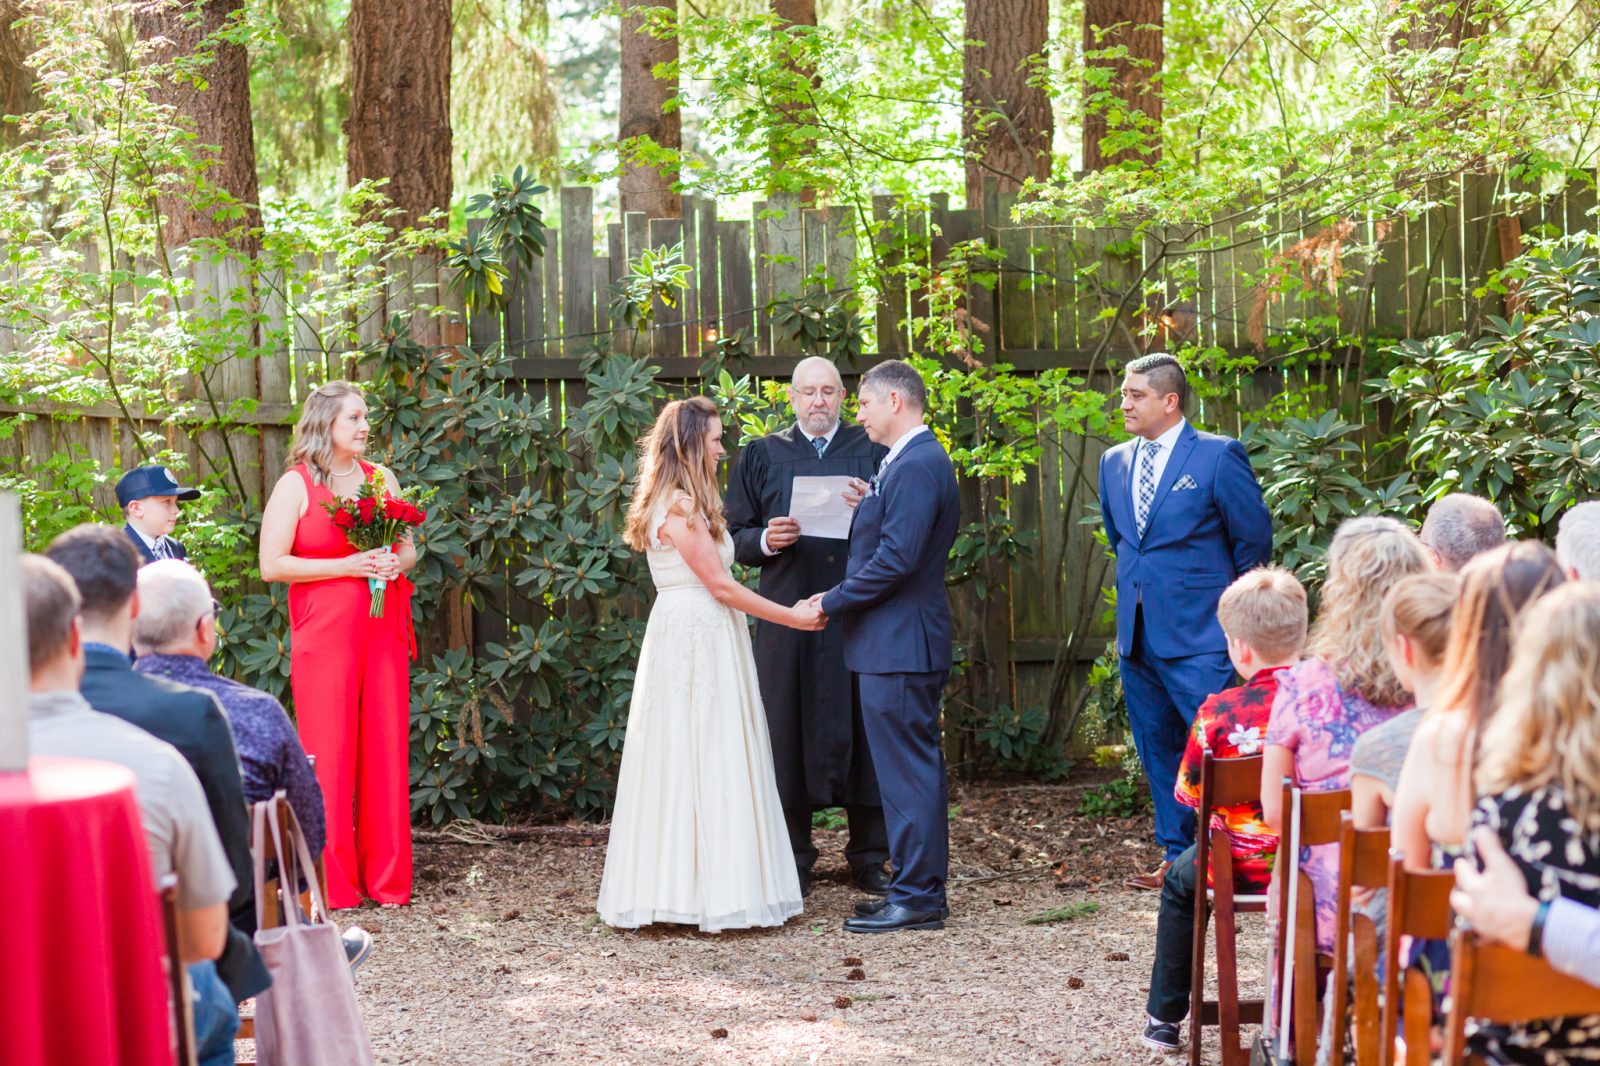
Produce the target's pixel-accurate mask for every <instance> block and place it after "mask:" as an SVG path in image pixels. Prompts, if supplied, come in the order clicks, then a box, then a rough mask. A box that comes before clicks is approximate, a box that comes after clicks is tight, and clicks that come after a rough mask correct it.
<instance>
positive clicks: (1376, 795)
mask: <svg viewBox="0 0 1600 1066" xmlns="http://www.w3.org/2000/svg"><path fill="white" fill-rule="evenodd" d="M1460 594H1461V579H1460V578H1459V577H1457V576H1456V575H1455V574H1452V573H1440V574H1413V575H1412V576H1410V577H1408V578H1403V579H1401V580H1400V581H1399V582H1398V583H1397V584H1396V585H1395V586H1394V588H1392V589H1390V590H1389V592H1388V594H1387V595H1385V596H1384V597H1383V632H1384V638H1385V642H1386V643H1387V645H1388V649H1389V665H1390V667H1391V668H1392V669H1393V670H1394V676H1395V680H1397V681H1399V682H1400V687H1401V688H1403V689H1405V690H1406V691H1407V692H1409V693H1410V694H1411V699H1412V702H1413V703H1415V704H1416V706H1414V707H1412V708H1411V710H1409V711H1402V712H1401V713H1399V714H1397V715H1395V716H1394V717H1393V718H1391V719H1389V720H1388V721H1387V722H1385V723H1383V724H1382V725H1380V726H1378V727H1376V728H1374V729H1371V730H1369V731H1368V732H1366V733H1363V734H1362V735H1361V739H1360V740H1357V741H1356V743H1355V747H1354V748H1352V749H1351V751H1350V813H1351V815H1352V817H1354V818H1355V823H1356V826H1357V827H1358V828H1361V829H1377V828H1381V827H1383V826H1386V825H1388V824H1389V809H1390V808H1391V807H1393V806H1394V790H1395V786H1396V783H1397V782H1398V781H1399V778H1400V766H1401V764H1403V763H1404V762H1405V759H1406V751H1407V750H1408V749H1409V748H1410V747H1411V736H1412V734H1413V733H1415V732H1416V731H1417V723H1418V722H1420V721H1421V720H1422V712H1423V710H1424V709H1425V708H1426V707H1427V706H1428V705H1429V704H1431V703H1432V702H1433V694H1434V689H1435V688H1436V687H1437V685H1438V680H1439V669H1440V664H1441V663H1442V662H1443V660H1444V648H1445V642H1446V641H1447V640H1448V639H1449V637H1450V614H1451V612H1452V611H1453V610H1454V609H1455V605H1456V599H1457V597H1458V596H1460Z"/></svg>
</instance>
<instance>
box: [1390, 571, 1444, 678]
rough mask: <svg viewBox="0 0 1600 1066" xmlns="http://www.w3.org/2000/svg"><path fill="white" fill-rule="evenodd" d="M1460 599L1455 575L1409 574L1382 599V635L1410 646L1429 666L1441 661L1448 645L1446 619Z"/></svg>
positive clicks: (1436, 664)
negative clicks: (1414, 648)
mask: <svg viewBox="0 0 1600 1066" xmlns="http://www.w3.org/2000/svg"><path fill="white" fill-rule="evenodd" d="M1460 598H1461V578H1460V576H1459V575H1457V574H1446V573H1436V574H1412V575H1411V576H1410V577H1406V578H1401V579H1400V580H1399V581H1398V582H1397V583H1396V584H1395V586H1394V588H1392V589H1390V590H1389V591H1388V592H1387V593H1386V594H1385V595H1384V597H1383V633H1384V636H1386V637H1389V638H1391V639H1393V637H1394V636H1395V635H1396V634H1399V635H1401V636H1403V637H1406V638H1407V639H1409V640H1411V641H1412V642H1414V643H1415V644H1416V646H1417V648H1418V650H1419V651H1421V652H1422V654H1423V655H1424V656H1425V657H1426V658H1427V660H1428V662H1429V664H1430V665H1433V666H1438V665H1439V664H1440V663H1442V662H1443V661H1444V649H1445V646H1446V645H1447V644H1448V643H1449V641H1450V616H1451V614H1452V613H1453V612H1454V611H1455V607H1456V600H1458V599H1460Z"/></svg>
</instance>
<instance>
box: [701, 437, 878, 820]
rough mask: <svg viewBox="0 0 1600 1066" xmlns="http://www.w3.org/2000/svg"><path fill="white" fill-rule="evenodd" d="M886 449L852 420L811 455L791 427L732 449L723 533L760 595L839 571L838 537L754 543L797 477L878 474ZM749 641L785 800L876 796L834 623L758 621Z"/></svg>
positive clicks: (789, 592)
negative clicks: (803, 626)
mask: <svg viewBox="0 0 1600 1066" xmlns="http://www.w3.org/2000/svg"><path fill="white" fill-rule="evenodd" d="M888 451H889V449H887V448H885V447H884V446H883V445H881V444H874V443H872V441H871V440H869V439H868V438H867V431H866V430H864V429H862V428H861V427H860V426H856V425H841V426H840V427H839V429H838V431H837V432H836V433H835V434H834V436H833V441H832V443H830V444H829V445H828V447H827V449H826V450H825V451H824V452H823V453H822V457H821V458H820V459H819V458H818V457H817V450H816V448H815V447H814V446H813V445H812V443H811V441H810V439H809V438H808V437H807V436H806V435H805V434H804V433H802V432H801V431H800V427H799V426H790V427H789V428H788V429H785V430H781V431H779V432H777V433H773V434H771V435H769V436H765V437H760V438H758V439H756V440H753V441H751V442H749V443H748V444H746V445H745V446H744V447H743V448H741V449H740V450H739V459H738V461H737V462H736V463H735V464H734V467H733V473H732V474H731V475H730V476H729V478H728V500H727V518H728V534H729V535H730V536H731V537H732V538H733V551H734V557H735V558H736V559H737V560H738V561H739V562H740V563H741V564H743V565H745V566H755V567H759V568H760V569H761V595H763V596H765V597H766V598H767V599H769V600H775V601H776V602H778V603H782V604H790V603H794V602H796V601H798V600H803V599H806V598H807V597H809V596H814V595H816V594H817V593H819V592H823V591H826V590H827V589H831V588H833V586H835V585H837V584H838V583H839V582H840V581H842V580H844V574H845V560H846V557H847V556H848V555H849V544H848V543H847V542H846V541H842V540H828V539H825V538H823V537H808V536H804V535H802V536H801V537H800V539H799V540H797V541H796V542H795V543H793V544H791V545H790V546H789V547H787V548H784V549H783V550H782V551H780V552H778V553H777V554H776V555H767V554H765V553H763V552H762V550H761V534H762V532H763V531H764V530H765V529H766V528H767V522H768V521H770V520H771V519H773V518H775V517H778V516H780V515H787V514H788V513H789V511H790V509H791V508H790V505H791V503H792V502H793V494H794V479H795V478H796V477H799V476H806V477H817V476H833V477H838V476H848V477H858V478H860V479H861V480H863V481H865V480H867V479H868V478H870V477H872V475H873V474H875V473H877V470H878V464H879V463H881V462H883V457H884V456H885V455H886V454H888ZM754 646H755V657H756V674H757V676H758V677H759V678H760V681H761V702H762V704H763V705H764V706H765V707H766V711H767V730H768V733H769V735H770V736H771V738H772V756H773V766H774V769H775V770H776V772H777V779H778V798H779V799H780V800H781V801H782V803H783V805H784V807H786V808H789V809H794V808H798V807H804V806H818V807H835V806H868V805H870V806H876V805H878V804H879V803H880V802H881V799H880V797H879V794H878V779H877V776H876V775H875V774H874V773H873V772H872V758H871V755H870V753H869V752H868V751H867V744H866V737H865V736H864V735H863V734H862V731H861V727H860V719H861V714H860V711H859V708H858V707H857V706H856V697H855V684H854V682H853V681H852V679H851V677H850V669H849V667H847V666H845V663H844V638H843V636H842V635H841V633H840V631H839V629H838V627H837V626H830V627H828V628H827V629H824V630H822V631H821V632H818V633H803V632H800V631H799V630H795V629H790V628H789V627H788V626H781V625H778V624H776V623H774V622H762V621H757V622H756V632H755V641H754Z"/></svg>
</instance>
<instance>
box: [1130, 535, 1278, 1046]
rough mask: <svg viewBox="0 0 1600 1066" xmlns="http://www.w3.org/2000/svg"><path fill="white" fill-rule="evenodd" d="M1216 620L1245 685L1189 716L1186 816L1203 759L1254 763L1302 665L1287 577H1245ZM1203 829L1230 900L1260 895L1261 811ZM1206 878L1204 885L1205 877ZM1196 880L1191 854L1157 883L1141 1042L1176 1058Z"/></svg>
mask: <svg viewBox="0 0 1600 1066" xmlns="http://www.w3.org/2000/svg"><path fill="white" fill-rule="evenodd" d="M1217 620H1218V621H1219V622H1221V623H1222V632H1223V633H1224V635H1226V637H1227V639H1228V658H1229V659H1230V660H1231V661H1232V662H1233V668H1234V669H1235V670H1237V671H1238V672H1239V676H1240V677H1243V678H1246V679H1247V680H1246V681H1245V683H1244V684H1243V685H1240V686H1238V687H1237V688H1230V689H1227V690H1225V691H1223V692H1219V693H1217V694H1216V695H1214V696H1210V697H1208V698H1207V699H1206V701H1205V702H1204V703H1202V704H1201V705H1200V709H1199V711H1197V712H1196V713H1195V719H1194V729H1193V731H1191V732H1190V734H1189V744H1188V747H1187V749H1186V750H1185V751H1184V753H1183V761H1182V762H1181V763H1180V764H1179V766H1178V784H1177V788H1176V789H1175V793H1174V794H1175V796H1176V798H1177V799H1178V801H1179V802H1180V803H1184V804H1187V805H1188V806H1190V807H1198V806H1199V805H1200V770H1201V765H1202V763H1203V761H1204V758H1205V753H1206V752H1208V751H1209V752H1211V754H1212V755H1213V757H1215V758H1218V759H1237V758H1245V757H1249V756H1251V755H1259V754H1261V745H1262V743H1263V741H1264V739H1265V737H1266V732H1267V719H1268V717H1269V716H1270V714H1271V711H1272V701H1273V697H1274V696H1275V695H1276V694H1277V690H1278V681H1277V678H1278V674H1279V672H1280V671H1282V670H1284V669H1286V668H1288V667H1289V666H1290V664H1292V663H1294V662H1295V661H1296V660H1297V659H1299V658H1300V648H1301V646H1302V645H1303V644H1305V641H1306V590H1305V589H1303V588H1301V587H1300V582H1298V581H1296V580H1295V578H1294V575H1293V574H1291V573H1289V571H1287V570H1283V569H1280V568H1278V567H1275V566H1274V567H1263V568H1261V569H1257V570H1251V571H1250V572H1249V573H1247V574H1245V575H1244V576H1243V577H1241V578H1239V579H1238V580H1237V581H1235V582H1234V583H1233V584H1232V585H1229V586H1228V588H1227V590H1226V591H1224V592H1223V594H1222V599H1221V601H1220V602H1219V603H1218V604H1217ZM1211 825H1212V828H1215V829H1220V830H1222V831H1223V832H1225V833H1226V834H1227V835H1228V848H1229V851H1231V852H1232V854H1233V874H1234V878H1233V886H1234V891H1235V892H1240V893H1246V894H1254V893H1261V892H1265V891H1266V890H1267V882H1268V880H1270V879H1271V877H1272V856H1273V853H1274V852H1275V851H1276V850H1277V847H1278V838H1277V836H1276V835H1275V834H1274V833H1273V832H1272V830H1271V829H1269V828H1267V826H1266V824H1265V823H1264V822H1263V821H1262V820H1261V804H1259V803H1247V804H1241V805H1240V806H1238V807H1219V808H1217V809H1216V810H1214V811H1213V812H1212V814H1211ZM1201 831H1202V832H1203V831H1204V827H1202V828H1201ZM1206 876H1207V878H1208V879H1209V877H1210V871H1209V870H1208V871H1206ZM1199 877H1200V875H1199V871H1198V870H1197V869H1196V855H1195V845H1190V846H1189V849H1188V850H1187V851H1185V852H1183V853H1182V854H1181V855H1179V856H1178V858H1177V859H1175V860H1174V861H1173V863H1172V865H1171V866H1170V867H1169V868H1168V869H1167V873H1166V876H1165V877H1164V878H1163V879H1162V884H1161V911H1160V913H1159V915H1158V916H1157V917H1156V955H1155V964H1154V966H1153V967H1152V969H1151V972H1150V999H1149V1002H1148V1003H1147V1004H1146V1005H1145V1011H1146V1014H1147V1015H1148V1020H1147V1022H1146V1024H1145V1027H1144V1034H1143V1036H1142V1037H1141V1039H1142V1040H1143V1041H1144V1043H1145V1044H1147V1045H1148V1046H1150V1047H1153V1048H1157V1049H1159V1050H1161V1051H1177V1050H1178V1048H1179V1045H1180V1040H1179V1036H1178V1033H1179V1026H1178V1023H1180V1022H1182V1021H1183V1019H1184V1017H1185V1015H1187V1014H1188V1013H1189V992H1190V982H1189V976H1190V966H1191V964H1192V963H1193V961H1194V909H1195V900H1196V899H1197V898H1198V896H1199V895H1200V892H1201V889H1200V888H1199Z"/></svg>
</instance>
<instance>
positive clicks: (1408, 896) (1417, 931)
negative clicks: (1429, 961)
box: [1378, 849, 1456, 1066]
mask: <svg viewBox="0 0 1600 1066" xmlns="http://www.w3.org/2000/svg"><path fill="white" fill-rule="evenodd" d="M1387 882H1388V888H1389V918H1388V926H1387V928H1386V929H1385V931H1384V940H1383V953H1384V958H1383V1026H1382V1028H1381V1029H1380V1031H1379V1033H1378V1050H1379V1052H1380V1055H1379V1062H1380V1064H1381V1066H1392V1063H1393V1062H1394V1054H1395V1051H1394V1044H1395V1036H1396V1034H1397V1033H1399V1032H1400V1031H1401V1029H1400V1005H1401V1003H1400V982H1401V974H1402V960H1401V959H1400V938H1401V937H1406V936H1410V937H1426V938H1428V939H1432V940H1442V939H1443V938H1445V937H1447V936H1449V935H1450V890H1451V889H1452V888H1454V887H1455V883H1456V878H1455V874H1453V873H1451V872H1450V871H1449V870H1407V869H1406V865H1405V857H1404V856H1403V855H1401V854H1400V852H1398V851H1395V850H1393V849H1390V851H1389V876H1388V878H1387ZM1417 998H1418V997H1417V996H1412V997H1411V1000H1408V1001H1407V1002H1406V1004H1405V1007H1406V1020H1407V1026H1406V1028H1409V1029H1414V1028H1415V1023H1414V1022H1413V1019H1414V1018H1417V1017H1419V1016H1423V1017H1425V1016H1427V1015H1431V1013H1432V1010H1433V1002H1432V999H1431V997H1423V998H1424V999H1425V1000H1426V1002H1424V1003H1417V1002H1413V1001H1414V1000H1416V999H1417ZM1424 1012H1426V1014H1424ZM1406 1053H1407V1058H1408V1059H1411V1058H1412V1057H1413V1056H1414V1055H1424V1056H1425V1055H1427V1053H1428V1046H1427V1041H1426V1040H1423V1041H1422V1042H1421V1046H1420V1047H1417V1048H1413V1047H1412V1046H1411V1045H1410V1044H1409V1043H1408V1044H1407V1045H1406ZM1424 1061H1426V1060H1424Z"/></svg>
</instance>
